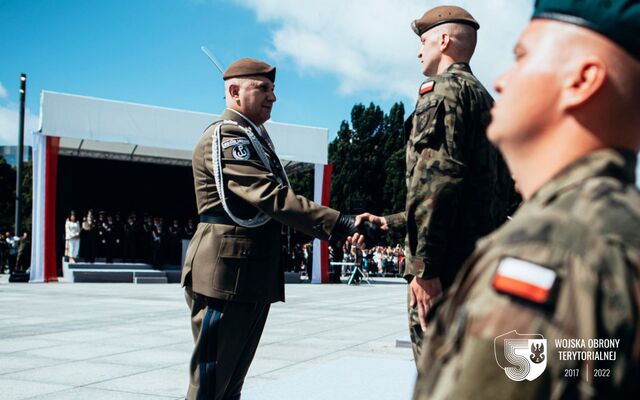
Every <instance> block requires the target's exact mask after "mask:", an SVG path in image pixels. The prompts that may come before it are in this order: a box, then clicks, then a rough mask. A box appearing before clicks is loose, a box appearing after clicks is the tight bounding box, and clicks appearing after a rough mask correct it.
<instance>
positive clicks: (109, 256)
mask: <svg viewBox="0 0 640 400" xmlns="http://www.w3.org/2000/svg"><path fill="white" fill-rule="evenodd" d="M114 229H115V224H114V223H113V217H112V216H111V214H107V219H106V221H105V222H104V223H103V230H104V235H103V244H104V254H105V259H106V262H107V263H112V262H113V256H114V253H115V247H116V238H115V232H114Z"/></svg>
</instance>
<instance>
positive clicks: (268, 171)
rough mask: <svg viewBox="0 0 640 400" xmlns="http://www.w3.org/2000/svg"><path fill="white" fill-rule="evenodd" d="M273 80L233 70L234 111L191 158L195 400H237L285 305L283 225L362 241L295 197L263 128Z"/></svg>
mask: <svg viewBox="0 0 640 400" xmlns="http://www.w3.org/2000/svg"><path fill="white" fill-rule="evenodd" d="M275 77H276V69H275V68H274V67H272V66H270V65H268V64H265V63H264V62H262V61H258V60H254V59H248V58H244V59H240V60H238V61H236V62H235V63H233V64H231V66H229V68H228V69H227V70H226V71H225V73H224V75H223V78H224V80H225V97H226V104H227V109H226V110H225V111H224V113H223V114H222V116H221V120H219V121H216V122H214V123H213V124H212V125H211V126H209V127H208V128H207V129H206V130H205V132H204V133H203V134H202V136H201V138H200V141H199V142H198V144H197V145H196V148H195V150H194V152H193V176H194V183H195V191H196V200H197V203H198V212H199V213H200V223H199V224H198V228H197V230H196V233H195V235H194V236H193V238H192V239H191V242H190V244H189V249H188V251H187V255H186V260H185V265H184V268H183V271H182V284H183V286H185V294H186V300H187V303H188V305H189V308H190V309H191V321H192V324H191V326H192V330H193V337H194V341H195V349H194V352H193V357H192V359H191V366H190V371H191V381H190V385H189V391H188V394H187V398H188V399H215V400H220V399H239V398H240V394H241V390H242V385H243V383H244V378H245V375H246V374H247V371H248V369H249V365H250V364H251V361H252V359H253V356H254V354H255V351H256V348H257V347H258V342H259V341H260V336H261V335H262V329H263V328H264V324H265V321H266V319H267V314H268V312H269V306H270V304H271V303H273V302H277V301H284V272H283V270H282V266H281V263H280V247H281V244H280V238H281V234H280V232H281V224H285V225H288V226H290V227H292V228H294V229H296V230H298V231H300V232H304V233H305V234H307V235H310V236H313V237H316V238H320V239H325V240H326V239H329V238H330V236H331V237H332V239H334V240H337V239H340V238H342V239H344V238H345V237H346V236H347V235H351V234H353V233H355V225H354V219H353V218H351V217H349V216H346V215H341V214H340V213H339V212H338V211H336V210H333V209H331V208H327V207H323V206H321V205H318V204H315V203H313V202H311V201H309V200H307V199H306V198H304V197H301V196H297V195H296V194H295V193H294V192H293V191H292V190H291V188H290V187H289V182H288V179H287V176H286V174H285V172H284V168H282V165H281V163H280V160H279V159H278V156H277V155H276V152H275V149H274V147H273V144H272V142H271V139H270V138H269V134H268V133H267V131H266V129H265V128H264V126H263V125H262V124H263V123H265V122H266V121H267V120H268V119H269V118H270V116H271V108H272V107H273V103H274V102H275V101H276V97H275V94H274V82H275ZM370 227H372V226H371V225H370ZM372 228H373V227H372ZM378 230H379V229H378ZM373 236H375V234H374V235H373Z"/></svg>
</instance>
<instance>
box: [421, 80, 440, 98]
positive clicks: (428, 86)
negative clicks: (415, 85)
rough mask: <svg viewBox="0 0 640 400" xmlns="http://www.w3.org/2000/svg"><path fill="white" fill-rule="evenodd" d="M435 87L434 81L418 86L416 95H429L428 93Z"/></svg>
mask: <svg viewBox="0 0 640 400" xmlns="http://www.w3.org/2000/svg"><path fill="white" fill-rule="evenodd" d="M435 86H436V82H435V81H429V82H425V83H423V84H422V85H420V90H419V91H418V93H420V96H422V95H423V94H425V93H429V92H430V91H432V90H433V88H434V87H435Z"/></svg>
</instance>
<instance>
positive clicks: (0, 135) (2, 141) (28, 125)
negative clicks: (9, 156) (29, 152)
mask: <svg viewBox="0 0 640 400" xmlns="http://www.w3.org/2000/svg"><path fill="white" fill-rule="evenodd" d="M19 121H20V113H19V110H18V106H17V105H16V104H9V105H8V106H4V107H0V146H4V145H13V146H15V145H16V144H18V122H19ZM38 122H39V118H38V116H37V115H34V114H32V113H31V112H30V110H29V109H27V110H26V115H25V124H24V143H25V145H31V143H32V140H31V133H32V132H34V131H35V130H37V129H38Z"/></svg>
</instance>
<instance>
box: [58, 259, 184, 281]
mask: <svg viewBox="0 0 640 400" xmlns="http://www.w3.org/2000/svg"><path fill="white" fill-rule="evenodd" d="M62 270H63V279H64V281H65V282H84V283H89V282H90V283H136V284H138V283H139V284H149V283H165V284H166V283H179V282H180V267H179V266H164V267H163V268H162V270H160V269H154V268H153V266H152V265H150V264H144V263H123V262H114V263H103V262H97V263H84V262H79V263H74V264H71V263H68V262H66V261H64V260H63V261H62Z"/></svg>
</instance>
